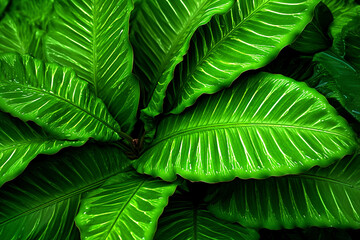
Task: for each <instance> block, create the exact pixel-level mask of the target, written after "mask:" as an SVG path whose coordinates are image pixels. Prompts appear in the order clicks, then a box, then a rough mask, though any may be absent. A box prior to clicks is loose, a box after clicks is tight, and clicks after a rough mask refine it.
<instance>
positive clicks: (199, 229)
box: [154, 197, 259, 240]
mask: <svg viewBox="0 0 360 240" xmlns="http://www.w3.org/2000/svg"><path fill="white" fill-rule="evenodd" d="M154 239H156V240H162V239H163V240H183V239H187V240H190V239H191V240H197V239H201V240H205V239H206V240H210V239H211V240H214V239H216V240H220V239H223V240H241V239H243V240H253V239H254V240H255V239H259V234H258V233H257V232H256V231H255V230H253V229H249V228H244V227H242V226H240V225H238V224H233V223H230V222H226V221H224V220H221V219H217V218H215V217H214V216H213V215H212V214H210V212H209V211H208V210H207V209H206V205H205V204H196V203H193V202H192V201H189V200H188V199H185V198H184V199H182V198H180V197H178V198H177V199H174V200H172V199H171V200H170V203H169V206H167V207H166V208H165V211H164V214H163V215H162V216H161V217H160V219H159V227H158V230H157V231H156V235H155V238H154Z"/></svg>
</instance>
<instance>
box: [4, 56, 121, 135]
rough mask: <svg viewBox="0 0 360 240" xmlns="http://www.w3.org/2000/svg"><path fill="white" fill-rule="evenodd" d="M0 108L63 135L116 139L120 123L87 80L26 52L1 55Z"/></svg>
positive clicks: (50, 131)
mask: <svg viewBox="0 0 360 240" xmlns="http://www.w3.org/2000/svg"><path fill="white" fill-rule="evenodd" d="M0 108H1V109H2V110H4V111H6V112H9V113H11V114H12V115H13V116H15V117H18V118H20V119H22V120H23V121H29V120H31V121H34V122H35V123H37V124H38V125H40V126H41V127H43V128H44V129H45V130H46V131H47V132H49V133H52V134H54V135H56V136H58V137H59V138H62V139H70V140H77V139H81V140H85V139H88V138H89V137H92V138H94V139H96V140H99V141H110V140H118V139H119V135H118V133H120V127H119V125H118V124H117V123H116V121H115V120H114V119H113V118H112V116H111V115H110V113H109V112H108V111H107V109H106V106H105V105H104V103H103V102H102V101H101V100H100V99H98V98H96V97H95V95H94V94H93V93H92V92H91V91H90V89H89V88H88V84H87V83H86V82H84V81H82V80H80V79H78V78H77V77H76V75H75V73H74V72H73V71H72V70H71V69H68V68H62V67H59V66H57V65H55V64H50V63H47V64H45V63H43V62H42V61H40V60H37V59H33V58H31V57H29V56H24V57H19V56H18V55H15V54H6V55H2V56H0Z"/></svg>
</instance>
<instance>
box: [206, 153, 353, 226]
mask: <svg viewBox="0 0 360 240" xmlns="http://www.w3.org/2000/svg"><path fill="white" fill-rule="evenodd" d="M359 167H360V157H359V156H357V157H354V158H353V159H351V157H347V158H344V159H343V160H341V161H338V162H337V163H336V164H335V165H332V166H330V167H328V168H318V167H316V168H314V169H311V170H310V171H309V172H307V173H304V174H301V175H289V176H285V177H280V178H269V179H265V180H246V181H234V182H232V183H226V184H221V185H219V186H217V187H216V188H217V190H218V192H217V193H216V195H215V197H214V199H213V201H212V203H211V204H210V206H209V209H210V211H211V212H212V213H214V214H215V215H217V216H218V217H221V218H224V219H227V220H230V221H237V222H239V223H240V224H242V225H244V226H248V227H255V228H269V229H280V228H295V227H300V228H306V227H310V226H318V227H341V228H359V227H360V217H359V216H360V202H359V198H360V181H359V173H360V168H359Z"/></svg>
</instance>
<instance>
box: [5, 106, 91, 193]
mask: <svg viewBox="0 0 360 240" xmlns="http://www.w3.org/2000/svg"><path fill="white" fill-rule="evenodd" d="M84 143H85V142H84V141H64V140H57V139H55V138H54V137H51V136H48V135H47V134H46V133H45V132H43V131H42V130H40V129H35V128H33V127H31V126H29V125H28V124H26V123H24V122H22V121H20V120H19V119H16V118H13V117H11V116H10V115H8V114H5V113H2V112H0V186H2V185H3V184H4V183H5V182H7V181H10V180H12V179H14V178H15V177H17V176H18V175H19V174H20V173H21V172H22V171H23V170H24V169H25V168H26V166H27V165H28V164H29V162H30V161H31V160H32V159H34V158H35V157H36V156H37V155H38V154H54V153H56V152H58V151H59V150H60V149H62V148H65V147H69V146H81V145H83V144H84Z"/></svg>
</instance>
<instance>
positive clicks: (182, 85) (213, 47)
mask: <svg viewBox="0 0 360 240" xmlns="http://www.w3.org/2000/svg"><path fill="white" fill-rule="evenodd" d="M270 1H271V0H267V1H265V2H263V3H262V4H261V5H260V6H259V7H258V8H257V9H256V10H255V11H253V12H252V13H251V14H249V15H248V16H247V17H245V18H244V19H243V20H242V21H240V22H239V23H238V24H237V25H236V26H235V27H234V28H233V29H231V30H230V31H229V32H228V33H226V34H225V35H224V37H223V38H221V39H220V41H218V42H217V43H215V45H213V46H212V47H211V48H210V49H209V50H208V51H207V52H206V54H205V55H204V56H203V57H202V58H201V59H200V61H198V62H197V63H196V66H195V67H193V68H192V70H191V71H190V72H189V73H188V74H187V75H186V77H185V79H184V81H180V87H179V89H178V91H177V92H179V93H180V92H182V89H183V88H184V86H185V83H186V82H188V81H189V79H190V77H191V76H193V75H194V73H195V71H197V69H198V67H199V66H201V65H202V63H203V62H204V61H205V59H207V58H208V57H209V55H210V54H211V53H212V52H213V51H214V49H216V48H217V47H218V46H219V44H221V43H222V42H223V41H225V39H227V38H228V37H229V35H231V34H232V33H233V32H234V31H235V30H237V29H238V28H239V27H241V25H242V24H244V23H245V22H246V21H247V20H248V19H249V18H251V17H252V15H254V14H256V13H257V12H259V11H260V10H261V9H262V8H263V7H264V5H266V4H267V3H269V2H270ZM230 11H232V10H230ZM178 96H180V95H178Z"/></svg>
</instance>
